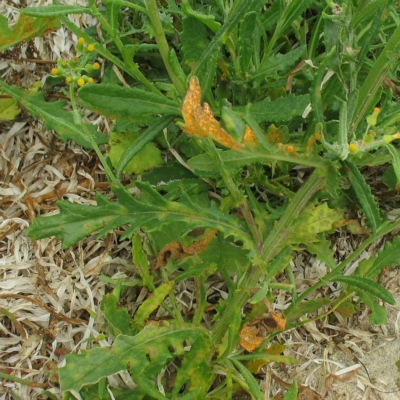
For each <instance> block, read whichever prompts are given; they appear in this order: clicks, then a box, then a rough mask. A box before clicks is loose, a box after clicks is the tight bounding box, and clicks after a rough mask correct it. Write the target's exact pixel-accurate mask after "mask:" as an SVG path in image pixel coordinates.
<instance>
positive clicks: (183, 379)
mask: <svg viewBox="0 0 400 400" xmlns="http://www.w3.org/2000/svg"><path fill="white" fill-rule="evenodd" d="M188 339H191V338H188ZM211 357H212V353H211V341H210V339H209V337H208V336H205V335H204V336H199V337H198V338H197V339H196V340H195V341H194V343H193V344H192V346H191V348H190V352H188V353H186V354H185V357H184V359H183V361H182V364H181V367H180V368H179V370H178V373H177V375H176V379H175V383H174V387H173V389H172V398H176V397H174V396H178V393H179V392H180V391H181V389H182V387H183V386H184V385H185V384H186V388H185V392H188V393H189V394H190V393H195V394H196V396H197V397H194V399H205V398H206V394H207V391H208V387H209V385H210V376H211ZM181 398H183V397H181ZM188 398H189V397H188Z"/></svg>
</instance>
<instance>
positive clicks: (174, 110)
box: [78, 85, 181, 119]
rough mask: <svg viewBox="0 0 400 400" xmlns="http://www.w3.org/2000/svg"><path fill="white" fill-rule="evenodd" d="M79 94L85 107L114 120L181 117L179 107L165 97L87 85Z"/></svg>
mask: <svg viewBox="0 0 400 400" xmlns="http://www.w3.org/2000/svg"><path fill="white" fill-rule="evenodd" d="M78 94H79V96H80V98H81V99H82V100H83V101H84V102H85V106H87V107H88V108H90V109H91V110H93V111H95V112H98V113H100V114H104V115H107V116H109V117H112V118H121V119H129V118H132V119H138V118H139V119H140V117H141V116H146V115H147V116H149V115H159V114H161V115H181V110H180V108H179V105H178V104H176V103H175V102H173V101H172V100H170V99H168V98H167V97H165V96H162V95H158V94H156V93H152V92H148V91H146V90H142V89H137V88H127V87H125V86H118V85H85V86H82V87H81V88H80V89H79V91H78Z"/></svg>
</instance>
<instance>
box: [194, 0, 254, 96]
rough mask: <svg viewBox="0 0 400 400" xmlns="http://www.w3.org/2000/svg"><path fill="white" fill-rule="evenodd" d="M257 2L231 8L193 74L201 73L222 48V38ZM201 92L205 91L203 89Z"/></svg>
mask: <svg viewBox="0 0 400 400" xmlns="http://www.w3.org/2000/svg"><path fill="white" fill-rule="evenodd" d="M257 2H258V0H247V1H241V2H240V3H238V6H237V7H233V11H232V13H231V14H230V15H229V18H228V20H227V21H226V22H225V23H224V25H223V26H222V27H221V28H220V29H219V30H218V32H217V33H216V34H215V36H214V38H213V39H212V40H211V42H210V44H209V45H208V46H207V48H206V49H205V50H204V51H203V53H202V54H201V57H200V59H199V61H198V63H197V65H196V70H195V71H194V74H196V75H198V74H197V71H202V69H203V68H204V67H205V66H206V65H208V64H209V62H210V59H211V58H213V57H214V56H215V54H216V53H217V51H218V49H219V48H220V47H221V46H222V40H223V37H227V36H228V35H229V34H230V32H231V31H232V30H233V29H234V28H235V27H236V26H237V24H238V22H239V21H240V20H241V19H242V18H243V16H244V15H245V14H246V13H247V12H248V11H249V10H250V9H252V8H253V7H254V4H255V3H257ZM203 90H205V89H204V88H203Z"/></svg>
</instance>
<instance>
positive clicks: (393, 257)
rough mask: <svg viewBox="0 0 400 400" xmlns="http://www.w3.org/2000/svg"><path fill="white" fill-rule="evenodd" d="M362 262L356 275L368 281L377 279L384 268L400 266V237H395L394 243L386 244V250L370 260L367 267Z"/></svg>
mask: <svg viewBox="0 0 400 400" xmlns="http://www.w3.org/2000/svg"><path fill="white" fill-rule="evenodd" d="M363 261H364V260H363ZM363 261H362V262H363ZM362 262H360V265H359V267H358V268H357V270H356V273H357V274H359V275H361V276H363V277H364V278H368V279H376V278H377V277H378V275H379V274H380V273H381V271H382V270H383V269H384V268H386V267H394V266H396V265H398V264H400V237H399V236H397V237H395V238H394V240H393V242H392V243H390V242H386V245H385V248H384V249H383V250H381V251H380V252H379V253H378V254H377V256H376V257H374V258H372V259H370V261H369V262H368V263H367V265H365V264H361V263H362Z"/></svg>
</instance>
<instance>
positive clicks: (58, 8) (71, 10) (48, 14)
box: [21, 5, 92, 18]
mask: <svg viewBox="0 0 400 400" xmlns="http://www.w3.org/2000/svg"><path fill="white" fill-rule="evenodd" d="M21 14H22V15H29V16H30V17H37V18H54V17H62V16H63V15H69V14H90V15H92V11H91V10H90V9H89V8H86V7H80V6H70V5H51V6H43V7H26V8H23V9H21Z"/></svg>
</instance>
